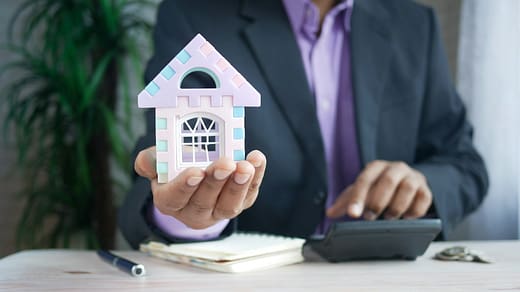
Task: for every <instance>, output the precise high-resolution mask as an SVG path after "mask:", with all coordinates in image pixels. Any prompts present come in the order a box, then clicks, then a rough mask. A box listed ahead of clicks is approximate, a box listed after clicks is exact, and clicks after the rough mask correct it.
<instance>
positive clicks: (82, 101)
mask: <svg viewBox="0 0 520 292" xmlns="http://www.w3.org/2000/svg"><path fill="white" fill-rule="evenodd" d="M150 5H155V3H154V2H153V1H150V0H28V1H24V2H23V3H22V4H21V5H20V8H19V9H18V12H17V13H16V14H15V16H14V17H13V18H12V20H11V22H10V27H9V29H8V41H7V48H8V49H9V50H10V51H12V52H13V54H14V55H15V56H16V58H15V60H14V61H12V62H10V63H8V64H6V65H5V66H4V67H3V68H2V71H1V73H0V74H1V76H2V78H4V79H7V78H13V79H11V80H10V81H9V82H8V84H7V86H6V87H5V88H3V89H2V97H1V98H2V99H3V101H4V103H3V105H2V106H7V116H6V119H5V121H4V127H5V128H4V130H5V132H6V133H12V134H13V136H14V141H15V143H16V146H17V147H18V150H19V152H18V154H19V155H18V166H19V167H20V168H21V170H22V173H23V177H24V180H23V182H24V184H25V188H24V191H23V193H24V194H25V195H26V205H25V208H24V210H23V215H22V219H21V221H20V222H19V226H18V236H17V238H18V241H19V244H21V245H23V246H28V247H59V246H62V247H69V246H70V244H71V242H70V240H71V238H77V237H78V236H79V237H80V238H84V240H85V241H84V242H85V245H86V246H87V247H89V248H94V247H98V246H101V247H103V248H112V247H113V246H114V233H115V226H116V224H115V213H116V211H115V205H114V193H115V192H122V191H123V190H121V188H116V187H115V186H117V185H121V184H118V183H116V182H115V180H114V176H113V169H112V168H111V166H113V165H116V167H120V168H121V169H125V170H128V169H129V166H130V165H131V163H130V161H129V151H128V147H127V146H126V145H128V143H126V144H125V143H124V141H125V140H126V141H128V140H129V139H131V137H130V135H131V133H132V131H131V128H132V125H131V119H130V111H131V107H132V106H133V103H132V100H133V99H132V98H131V97H130V89H129V88H130V85H131V83H133V81H134V80H136V79H135V76H136V74H138V75H140V73H141V72H142V71H141V68H140V66H139V64H140V63H141V62H142V61H141V56H140V55H141V54H140V51H141V50H140V47H139V44H140V41H139V33H140V32H142V31H144V32H145V33H146V35H148V32H149V30H150V24H149V23H148V22H147V21H146V19H145V18H144V17H143V16H142V11H143V9H145V8H147V7H150ZM141 35H142V34H141ZM129 59H130V60H131V61H130V62H128V60H129ZM118 96H120V99H121V101H119V102H122V107H123V108H124V113H125V114H123V115H120V117H118V116H117V115H116V109H117V107H118ZM121 116H122V117H121ZM114 161H115V162H117V163H113V162H114Z"/></svg>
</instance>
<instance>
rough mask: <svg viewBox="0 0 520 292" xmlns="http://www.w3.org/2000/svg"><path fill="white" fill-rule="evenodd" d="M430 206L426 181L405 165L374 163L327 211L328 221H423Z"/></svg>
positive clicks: (429, 193)
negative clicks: (354, 219)
mask: <svg viewBox="0 0 520 292" xmlns="http://www.w3.org/2000/svg"><path fill="white" fill-rule="evenodd" d="M431 203H432V193H431V191H430V189H429V188H428V184H427V182H426V178H425V177H424V175H423V174H422V173H420V172H418V171H417V170H415V169H412V168H410V167H409V166H408V165H407V164H406V163H404V162H389V161H373V162H371V163H369V164H368V165H367V166H366V167H365V169H364V170H363V171H362V172H361V174H360V175H359V176H358V178H357V179H356V181H355V182H354V183H353V184H352V185H350V186H349V187H347V188H346V189H345V190H344V191H343V192H342V193H341V194H340V196H339V197H338V198H337V199H336V201H335V202H334V204H333V205H332V206H331V207H330V208H329V209H328V210H327V216H328V217H331V218H337V217H341V216H343V215H348V216H350V217H354V218H358V217H361V216H363V217H364V218H365V219H366V220H374V219H376V218H377V217H379V215H381V214H382V213H383V212H384V214H383V216H384V218H385V219H398V218H401V217H403V218H405V219H412V218H418V217H422V216H424V215H425V214H426V212H427V211H428V208H429V207H430V205H431Z"/></svg>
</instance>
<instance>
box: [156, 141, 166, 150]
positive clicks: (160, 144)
mask: <svg viewBox="0 0 520 292" xmlns="http://www.w3.org/2000/svg"><path fill="white" fill-rule="evenodd" d="M156 146H157V151H159V152H166V151H168V141H166V140H158V141H157V145H156Z"/></svg>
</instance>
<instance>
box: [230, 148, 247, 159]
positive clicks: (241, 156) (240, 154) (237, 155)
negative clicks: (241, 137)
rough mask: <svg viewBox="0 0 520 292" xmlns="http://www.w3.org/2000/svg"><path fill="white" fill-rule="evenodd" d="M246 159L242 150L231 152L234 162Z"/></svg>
mask: <svg viewBox="0 0 520 292" xmlns="http://www.w3.org/2000/svg"><path fill="white" fill-rule="evenodd" d="M245 158H246V154H245V152H244V150H234V151H233V159H234V160H235V161H240V160H244V159H245Z"/></svg>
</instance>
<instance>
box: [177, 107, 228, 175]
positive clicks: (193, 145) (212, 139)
mask: <svg viewBox="0 0 520 292" xmlns="http://www.w3.org/2000/svg"><path fill="white" fill-rule="evenodd" d="M180 132H181V133H180V136H181V141H182V142H181V144H180V145H181V149H180V156H181V159H180V161H181V164H182V165H185V166H186V165H198V166H206V165H208V164H209V163H210V162H211V161H215V160H217V159H218V158H219V157H220V148H221V145H220V144H221V133H220V125H219V122H218V120H217V119H216V118H212V117H207V116H203V115H202V114H199V115H198V116H195V117H194V116H190V117H188V118H186V119H184V120H183V121H182V123H181V129H180Z"/></svg>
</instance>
